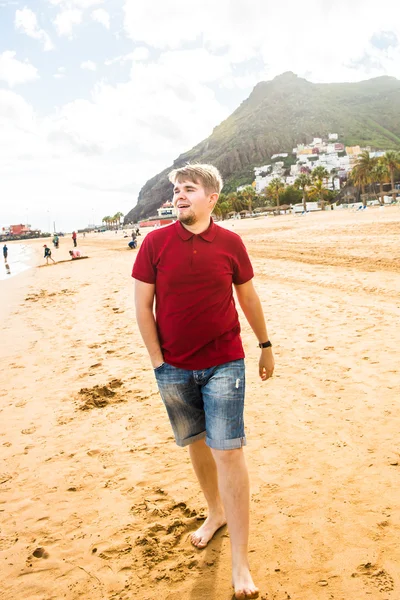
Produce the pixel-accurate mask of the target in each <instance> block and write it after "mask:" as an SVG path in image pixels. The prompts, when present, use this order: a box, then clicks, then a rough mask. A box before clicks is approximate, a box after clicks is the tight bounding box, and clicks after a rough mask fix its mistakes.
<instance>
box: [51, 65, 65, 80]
mask: <svg viewBox="0 0 400 600" xmlns="http://www.w3.org/2000/svg"><path fill="white" fill-rule="evenodd" d="M65 71H66V68H65V67H58V68H57V73H54V75H53V77H54V78H55V79H63V78H64V77H65Z"/></svg>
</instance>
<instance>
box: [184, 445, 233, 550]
mask: <svg viewBox="0 0 400 600" xmlns="http://www.w3.org/2000/svg"><path fill="white" fill-rule="evenodd" d="M189 455H190V459H191V461H192V465H193V469H194V472H195V473H196V475H197V479H198V480H199V483H200V487H201V489H202V491H203V494H204V496H205V499H206V502H207V506H208V517H207V519H206V520H205V521H204V523H203V525H202V526H201V527H200V528H199V529H198V530H197V531H195V532H194V533H193V534H192V536H191V542H192V544H193V545H194V546H196V547H197V548H205V547H206V546H207V544H208V542H209V541H210V540H211V538H212V537H213V535H214V533H215V532H216V531H217V530H218V529H219V528H220V527H222V526H223V525H225V524H226V518H225V512H224V508H223V505H222V501H221V497H220V495H219V490H218V476H217V467H216V464H215V460H214V458H213V455H212V453H211V450H210V448H209V447H208V446H207V445H206V443H205V440H204V439H202V440H198V441H197V442H194V443H193V444H190V446H189Z"/></svg>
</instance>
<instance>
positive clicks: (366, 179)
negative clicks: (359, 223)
mask: <svg viewBox="0 0 400 600" xmlns="http://www.w3.org/2000/svg"><path fill="white" fill-rule="evenodd" d="M376 162H377V159H376V158H371V157H370V155H369V152H368V150H364V152H361V154H360V156H359V157H358V161H357V163H356V164H355V166H354V167H353V170H352V171H351V179H352V180H353V182H354V184H355V185H356V186H358V187H359V188H361V192H362V194H363V195H364V197H363V205H364V206H366V204H367V201H366V198H365V186H366V185H368V184H369V183H372V181H371V173H372V170H373V168H374V166H375V165H376Z"/></svg>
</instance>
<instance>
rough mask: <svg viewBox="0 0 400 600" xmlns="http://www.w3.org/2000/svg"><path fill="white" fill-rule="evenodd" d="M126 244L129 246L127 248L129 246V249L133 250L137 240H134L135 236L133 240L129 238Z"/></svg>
mask: <svg viewBox="0 0 400 600" xmlns="http://www.w3.org/2000/svg"><path fill="white" fill-rule="evenodd" d="M128 246H129V248H130V249H131V250H134V249H135V248H137V241H136V238H135V239H134V240H131V241H130V242H129V243H128Z"/></svg>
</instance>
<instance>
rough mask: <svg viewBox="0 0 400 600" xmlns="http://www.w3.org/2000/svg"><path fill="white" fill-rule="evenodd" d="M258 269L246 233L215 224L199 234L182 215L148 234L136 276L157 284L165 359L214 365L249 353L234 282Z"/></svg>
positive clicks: (189, 365) (188, 366) (195, 365)
mask: <svg viewBox="0 0 400 600" xmlns="http://www.w3.org/2000/svg"><path fill="white" fill-rule="evenodd" d="M253 275H254V273H253V268H252V266H251V263H250V259H249V256H248V254H247V251H246V248H245V247H244V244H243V242H242V240H241V238H240V237H239V236H238V235H237V234H236V233H233V232H232V231H228V230H226V229H224V228H223V227H219V226H218V225H215V223H214V222H213V220H212V219H211V222H210V226H209V228H208V229H207V230H206V231H204V232H203V233H200V234H199V235H195V234H193V233H191V232H190V231H188V230H187V229H185V228H184V227H183V225H181V223H180V222H179V221H176V222H175V223H174V224H173V225H168V226H167V227H163V228H161V229H155V230H154V231H151V232H150V233H148V234H147V236H146V238H145V239H144V240H143V243H142V245H141V247H140V250H139V252H138V254H137V257H136V261H135V264H134V266H133V271H132V277H134V278H135V279H139V281H144V282H145V283H152V284H155V286H156V287H155V294H156V324H157V330H158V336H159V340H160V344H161V348H162V352H163V356H164V360H165V362H167V363H168V364H170V365H172V366H174V367H178V368H181V369H189V370H192V369H193V370H201V369H208V368H209V367H213V366H216V365H220V364H223V363H226V362H230V361H232V360H237V359H239V358H244V351H243V346H242V341H241V338H240V325H239V318H238V314H237V311H236V307H235V301H234V299H233V290H232V284H236V285H240V284H243V283H246V282H247V281H249V280H250V279H252V277H253Z"/></svg>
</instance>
